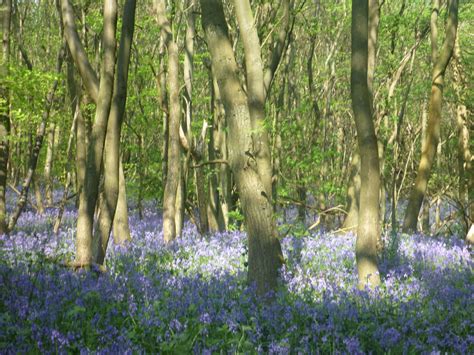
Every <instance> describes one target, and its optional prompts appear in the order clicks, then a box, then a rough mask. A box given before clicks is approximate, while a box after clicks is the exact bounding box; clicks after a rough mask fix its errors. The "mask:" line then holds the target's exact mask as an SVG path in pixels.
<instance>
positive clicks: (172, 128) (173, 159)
mask: <svg viewBox="0 0 474 355" xmlns="http://www.w3.org/2000/svg"><path fill="white" fill-rule="evenodd" d="M155 7H156V10H157V21H158V25H159V26H160V28H161V32H162V37H163V40H164V42H165V45H166V48H167V49H168V88H169V122H168V127H169V128H168V157H167V174H166V182H165V191H164V197H163V238H164V240H165V242H170V241H172V240H173V239H175V238H176V221H175V213H176V193H177V189H178V185H179V180H180V178H181V162H180V159H181V146H180V142H179V126H180V117H181V112H180V110H181V109H180V104H179V58H178V45H177V44H176V42H175V40H174V39H173V33H172V30H171V23H170V22H169V20H168V19H167V17H166V6H165V2H164V1H163V0H155Z"/></svg>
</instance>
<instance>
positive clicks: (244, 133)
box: [201, 0, 283, 294]
mask: <svg viewBox="0 0 474 355" xmlns="http://www.w3.org/2000/svg"><path fill="white" fill-rule="evenodd" d="M246 2H247V1H246ZM237 5H243V4H237ZM245 7H246V8H247V10H248V8H249V5H248V4H245ZM201 12H202V24H203V28H204V32H205V34H206V39H207V45H208V48H209V51H210V54H211V62H212V67H213V74H214V75H215V77H216V80H217V83H218V86H219V90H220V93H221V97H222V101H223V104H224V109H225V115H226V118H227V124H228V128H229V142H228V148H229V164H230V167H231V169H232V173H233V174H234V177H235V182H236V186H237V190H238V192H239V197H240V202H241V206H242V211H243V214H244V218H245V225H246V229H247V234H248V240H249V258H248V280H249V282H250V283H253V282H255V283H256V285H257V292H258V293H259V294H265V293H266V292H267V291H269V290H273V289H275V288H276V286H277V282H278V281H277V280H278V270H279V269H280V267H281V265H282V263H283V255H282V251H281V246H280V242H279V240H278V235H277V229H276V223H275V220H274V217H273V206H272V203H271V197H270V194H271V190H270V191H269V190H267V186H266V183H265V177H266V176H263V177H262V175H261V174H260V173H259V168H258V161H257V159H256V154H257V152H256V151H255V150H256V149H258V147H259V146H262V145H264V144H265V141H264V140H260V139H258V140H257V141H255V140H254V138H255V135H253V128H254V126H253V125H252V120H251V114H250V109H249V106H250V105H252V102H251V100H249V99H248V97H247V95H246V94H245V91H244V89H243V87H242V84H241V83H240V80H239V70H238V67H237V63H236V60H235V55H234V52H233V49H232V44H231V42H230V40H229V34H228V31H227V23H226V19H225V15H224V9H223V5H222V1H220V0H201ZM241 15H242V14H239V15H238V16H239V17H240V16H241ZM248 15H249V14H248V13H247V15H246V16H248ZM239 22H240V20H239ZM250 23H253V20H252V21H250ZM244 31H245V30H244ZM246 35H248V34H246ZM247 41H250V39H249V38H247V39H246V40H244V43H247V44H244V46H246V45H248V44H249V42H247ZM257 43H258V42H257ZM252 50H256V49H255V48H252ZM257 50H258V49H257ZM245 55H246V57H247V58H246V61H247V60H248V52H247V51H246V52H245ZM247 70H251V69H250V68H247ZM247 79H248V78H247ZM258 90H261V89H260V88H258ZM257 108H258V107H257ZM260 132H261V134H266V132H265V127H264V126H262V127H261V130H260ZM256 143H258V145H259V146H257V145H256ZM266 149H268V147H263V150H264V151H265V150H266ZM268 151H269V149H268ZM264 158H265V159H270V156H269V155H268V156H266V157H264V156H262V157H261V158H260V159H264ZM267 164H270V162H267Z"/></svg>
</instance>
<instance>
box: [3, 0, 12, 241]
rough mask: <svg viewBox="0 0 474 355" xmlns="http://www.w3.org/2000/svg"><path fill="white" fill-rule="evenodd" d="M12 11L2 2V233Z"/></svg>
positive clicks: (6, 165)
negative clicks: (7, 82) (5, 82)
mask: <svg viewBox="0 0 474 355" xmlns="http://www.w3.org/2000/svg"><path fill="white" fill-rule="evenodd" d="M11 12H12V4H11V0H3V1H2V2H1V3H0V30H1V32H0V38H1V40H2V53H1V57H0V80H1V81H0V99H1V100H2V101H3V104H2V105H1V106H0V235H2V234H5V233H7V232H8V225H7V206H6V201H5V192H6V187H7V174H8V155H9V144H8V136H9V134H10V112H9V92H8V87H7V86H6V85H5V84H4V83H3V78H5V77H6V76H7V75H8V71H9V70H8V66H9V57H10V19H11Z"/></svg>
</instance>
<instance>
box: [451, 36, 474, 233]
mask: <svg viewBox="0 0 474 355" xmlns="http://www.w3.org/2000/svg"><path fill="white" fill-rule="evenodd" d="M453 56H454V63H453V64H454V68H453V69H454V70H453V74H454V75H453V79H454V91H455V93H456V100H457V107H456V122H457V126H458V169H459V187H458V194H459V196H458V197H459V201H461V203H462V204H463V205H464V206H465V207H464V209H465V215H466V217H467V221H466V222H467V223H466V230H467V229H468V228H469V225H470V224H472V223H474V198H471V199H470V198H469V196H470V194H471V196H472V193H473V192H474V181H473V180H474V179H473V178H472V177H473V176H474V169H473V168H474V166H473V164H472V162H471V160H472V155H471V151H470V149H469V127H468V110H467V107H466V98H465V95H464V93H465V92H466V91H467V82H466V78H465V75H464V72H463V67H462V62H461V48H460V45H459V34H458V35H457V36H456V43H455V46H454V54H453ZM469 176H470V177H471V178H469Z"/></svg>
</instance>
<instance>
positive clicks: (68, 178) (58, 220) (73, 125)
mask: <svg viewBox="0 0 474 355" xmlns="http://www.w3.org/2000/svg"><path fill="white" fill-rule="evenodd" d="M71 101H72V102H75V104H76V105H75V110H74V114H73V118H72V123H71V129H70V130H69V138H68V140H67V148H66V157H67V162H66V169H65V170H66V182H65V184H64V191H63V197H62V198H61V201H60V202H59V208H58V214H57V216H56V220H55V222H54V227H53V232H54V234H57V233H58V232H59V227H60V225H61V220H62V217H63V213H64V209H65V207H66V203H67V200H68V193H69V190H70V187H71V183H72V171H71V170H72V164H71V159H72V143H73V140H74V136H75V132H76V127H77V118H78V117H79V115H80V110H81V107H80V104H79V100H78V99H77V97H76V98H75V99H73V100H71Z"/></svg>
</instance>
